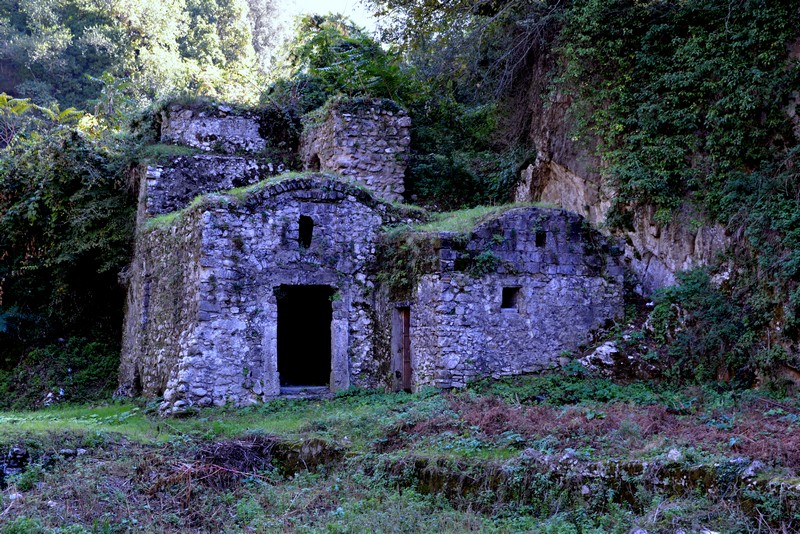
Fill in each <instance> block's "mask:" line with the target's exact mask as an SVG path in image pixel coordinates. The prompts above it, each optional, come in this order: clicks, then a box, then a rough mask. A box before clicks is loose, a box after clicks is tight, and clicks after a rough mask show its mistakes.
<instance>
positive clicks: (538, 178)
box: [514, 57, 730, 294]
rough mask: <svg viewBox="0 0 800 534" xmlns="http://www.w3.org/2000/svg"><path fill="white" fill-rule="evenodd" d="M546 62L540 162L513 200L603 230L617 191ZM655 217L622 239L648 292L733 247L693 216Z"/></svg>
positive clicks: (541, 76) (539, 114)
mask: <svg viewBox="0 0 800 534" xmlns="http://www.w3.org/2000/svg"><path fill="white" fill-rule="evenodd" d="M548 61H550V59H549V58H546V57H543V58H541V59H540V61H539V63H538V64H536V65H535V67H534V71H535V73H534V74H533V75H532V77H531V79H533V80H534V82H532V85H531V87H530V90H529V93H528V100H527V108H528V110H529V115H530V130H529V141H530V142H531V144H532V145H533V146H535V147H536V150H537V154H536V158H535V161H534V163H532V164H531V165H529V166H528V167H527V168H525V169H523V171H522V175H521V179H520V183H519V185H518V186H517V188H516V190H515V192H514V199H515V200H516V201H519V202H546V203H550V204H555V205H557V206H560V207H562V208H563V209H565V210H568V211H571V212H574V213H579V214H580V215H583V216H584V217H586V219H587V220H589V221H590V222H591V223H592V224H593V225H595V226H597V227H598V228H601V229H602V228H603V227H604V224H605V221H606V216H607V214H608V210H609V208H610V206H611V200H612V199H613V198H614V195H615V193H614V189H613V185H612V184H610V183H609V180H608V177H607V176H606V175H605V174H604V167H605V166H604V163H603V161H602V160H601V159H600V158H599V157H597V155H596V151H595V148H596V146H595V144H594V143H593V142H592V141H591V140H588V141H587V140H581V141H578V140H577V138H575V137H574V129H575V126H576V122H575V120H574V118H573V117H571V115H570V113H569V108H570V104H571V103H572V102H571V100H570V99H569V97H566V96H564V95H563V93H562V92H561V91H559V90H558V88H555V90H554V89H553V88H551V87H550V86H549V85H548V84H547V83H546V82H545V81H544V80H549V79H550V77H549V74H548V73H549V72H550V70H551V68H552V65H550V64H549V63H548ZM654 215H655V214H654V212H653V210H651V209H647V208H642V209H638V210H637V211H636V212H635V213H634V219H633V230H631V231H626V232H623V233H622V236H623V237H624V238H625V242H626V247H625V260H626V262H627V263H628V265H629V266H630V267H631V269H632V270H633V272H634V273H635V274H636V275H637V277H638V280H639V286H638V290H639V291H640V292H641V293H643V294H649V293H651V292H652V291H653V290H655V289H658V288H660V287H664V286H668V285H672V284H674V283H675V273H676V272H678V271H681V270H684V269H690V268H693V267H698V266H702V265H706V264H708V263H710V262H712V261H713V260H714V259H715V257H716V256H717V254H719V253H720V252H721V251H722V250H724V249H725V248H726V247H727V246H728V244H729V242H730V240H729V237H728V236H727V235H726V233H725V229H724V228H723V227H721V226H719V225H713V226H707V225H702V224H697V222H696V220H694V219H693V217H692V214H691V213H689V212H685V213H681V214H679V215H678V216H677V217H676V219H675V220H673V221H672V222H670V223H669V224H659V223H658V222H656V220H655V217H654Z"/></svg>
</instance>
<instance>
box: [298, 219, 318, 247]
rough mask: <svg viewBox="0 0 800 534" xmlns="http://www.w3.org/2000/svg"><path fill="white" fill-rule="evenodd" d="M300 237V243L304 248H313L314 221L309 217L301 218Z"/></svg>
mask: <svg viewBox="0 0 800 534" xmlns="http://www.w3.org/2000/svg"><path fill="white" fill-rule="evenodd" d="M299 225H300V235H299V237H298V241H299V242H300V246H301V247H303V248H309V247H311V236H312V234H313V233H314V219H312V218H311V217H309V216H307V215H301V216H300V223H299Z"/></svg>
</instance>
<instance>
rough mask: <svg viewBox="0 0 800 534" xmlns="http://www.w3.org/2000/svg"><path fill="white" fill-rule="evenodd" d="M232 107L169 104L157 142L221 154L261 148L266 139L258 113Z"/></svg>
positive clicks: (264, 144)
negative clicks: (262, 133) (237, 111)
mask: <svg viewBox="0 0 800 534" xmlns="http://www.w3.org/2000/svg"><path fill="white" fill-rule="evenodd" d="M232 111H233V110H232V109H231V108H230V107H227V106H219V107H217V108H216V109H210V108H207V109H192V108H190V107H184V106H181V105H179V104H173V105H171V106H169V107H168V108H167V109H166V110H165V111H164V112H163V113H162V114H161V142H162V143H172V144H176V145H184V146H190V147H194V148H199V149H200V150H203V151H206V152H222V153H225V154H235V153H238V152H250V153H253V152H259V151H261V150H264V149H265V148H266V147H267V142H266V140H265V139H264V138H263V137H262V136H261V134H260V133H259V127H260V125H259V118H258V116H257V115H256V114H255V113H252V112H245V113H241V114H234V113H232Z"/></svg>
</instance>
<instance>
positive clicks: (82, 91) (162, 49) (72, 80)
mask: <svg viewBox="0 0 800 534" xmlns="http://www.w3.org/2000/svg"><path fill="white" fill-rule="evenodd" d="M247 16H248V5H247V3H246V2H245V0H165V1H163V2H157V3H153V2H149V1H146V0H121V1H119V2H110V3H98V2H91V1H89V0H19V1H17V0H0V42H1V43H4V44H3V45H0V68H2V69H3V71H4V72H7V73H9V75H8V76H4V77H3V80H2V81H0V91H5V92H7V93H9V94H14V95H17V96H25V97H30V98H31V99H33V101H35V102H37V103H39V104H46V103H49V102H50V101H52V100H57V101H59V102H60V103H62V104H65V105H69V106H76V107H81V108H88V107H91V106H90V102H91V101H92V100H93V99H96V98H97V97H98V96H99V94H100V92H101V91H102V90H103V84H102V83H97V80H103V79H106V78H107V77H111V78H112V79H116V80H125V81H126V83H128V87H127V88H126V93H127V95H128V96H129V97H131V98H133V99H135V100H138V101H148V100H151V99H153V98H157V97H160V96H163V95H170V94H178V93H189V94H195V93H200V94H206V95H210V96H215V97H221V98H235V99H243V98H245V97H246V96H247V94H248V93H253V92H254V91H253V84H254V83H255V78H256V69H255V67H256V57H255V52H254V50H253V46H252V43H251V39H252V35H251V30H250V23H249V21H248V19H247ZM87 75H88V76H89V77H88V78H87Z"/></svg>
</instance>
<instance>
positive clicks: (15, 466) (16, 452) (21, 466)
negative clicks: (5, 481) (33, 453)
mask: <svg viewBox="0 0 800 534" xmlns="http://www.w3.org/2000/svg"><path fill="white" fill-rule="evenodd" d="M29 461H30V455H29V454H28V451H26V450H25V449H23V448H22V447H13V448H12V449H11V450H10V451H8V456H7V457H6V463H5V468H4V469H3V473H4V474H5V475H16V474H19V473H22V472H23V471H24V470H25V468H26V467H27V466H28V462H29Z"/></svg>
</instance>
